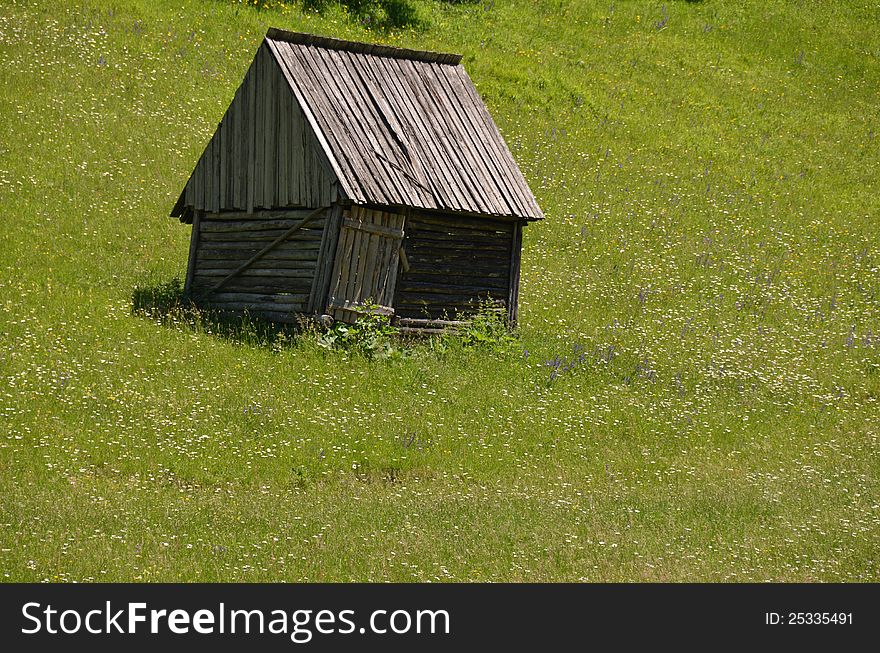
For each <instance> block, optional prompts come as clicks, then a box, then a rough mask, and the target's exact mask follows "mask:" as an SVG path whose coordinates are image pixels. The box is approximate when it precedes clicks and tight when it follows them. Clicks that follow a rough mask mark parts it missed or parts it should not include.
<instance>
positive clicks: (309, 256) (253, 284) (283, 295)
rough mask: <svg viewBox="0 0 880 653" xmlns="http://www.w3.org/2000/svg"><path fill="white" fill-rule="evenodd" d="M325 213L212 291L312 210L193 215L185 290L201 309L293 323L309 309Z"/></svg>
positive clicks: (325, 217) (326, 211)
mask: <svg viewBox="0 0 880 653" xmlns="http://www.w3.org/2000/svg"><path fill="white" fill-rule="evenodd" d="M330 212H331V211H330V210H329V209H328V210H325V211H324V212H323V213H321V214H319V215H317V216H315V217H313V218H312V219H311V220H310V221H309V222H308V223H307V224H306V225H305V226H304V227H302V228H301V229H298V230H296V231H294V232H293V233H291V234H290V235H289V237H287V238H286V239H285V240H283V241H282V242H281V243H279V244H278V245H276V246H275V247H273V248H272V249H271V250H269V251H268V252H266V253H265V254H264V255H263V256H261V257H260V258H259V259H258V260H256V261H254V262H253V263H252V264H251V265H250V266H249V267H247V269H245V270H243V271H241V272H240V273H238V274H236V275H235V276H233V277H232V278H229V279H228V280H227V281H226V282H225V283H224V284H223V286H222V287H221V288H219V289H216V286H217V285H218V284H219V283H220V282H221V281H223V280H224V279H227V277H229V275H230V274H232V273H233V272H235V271H236V270H237V269H238V268H239V267H240V266H242V265H243V264H244V263H246V262H247V261H249V260H250V259H251V258H253V257H254V256H256V255H257V254H259V253H260V252H261V251H263V250H264V249H265V248H266V247H267V246H269V245H270V244H271V243H273V242H274V241H276V240H277V239H278V238H279V237H280V236H283V235H284V234H285V233H286V232H288V231H289V230H290V229H291V228H292V227H294V226H295V225H296V224H298V223H299V222H302V220H303V219H305V218H306V217H308V216H309V215H310V214H311V213H312V210H307V209H303V210H286V211H281V210H279V211H257V212H254V213H245V212H240V211H231V212H223V213H202V214H198V216H197V219H196V220H195V221H194V226H193V228H194V230H197V231H195V232H194V234H193V238H194V241H195V245H194V248H193V249H194V256H193V257H192V259H191V263H190V265H191V268H190V270H189V271H188V274H187V277H188V280H189V287H188V291H189V293H190V295H191V296H192V297H193V299H194V300H195V301H196V302H197V303H198V304H200V305H202V306H205V307H208V308H218V309H221V310H227V311H231V312H242V311H244V310H247V311H248V312H249V313H250V314H252V315H256V316H259V317H264V318H266V319H270V320H274V321H278V322H295V321H296V314H297V313H306V312H309V310H310V301H311V297H312V296H313V293H314V284H315V281H316V279H315V277H316V274H315V272H316V269H317V266H318V259H319V252H320V250H321V247H322V243H323V235H324V227H325V223H326V221H327V216H328V214H330Z"/></svg>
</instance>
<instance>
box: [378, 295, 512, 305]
mask: <svg viewBox="0 0 880 653" xmlns="http://www.w3.org/2000/svg"><path fill="white" fill-rule="evenodd" d="M485 301H486V296H485V295H484V296H481V297H473V296H471V295H448V294H445V293H425V292H422V293H415V292H399V293H398V295H397V297H396V298H395V299H394V305H395V306H423V305H424V306H455V307H461V306H470V307H476V306H480V305H481V304H483V303H484V302H485ZM502 302H503V300H495V301H494V302H493V303H494V304H495V305H499V306H501V305H504V304H503V303H502Z"/></svg>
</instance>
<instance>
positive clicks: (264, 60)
mask: <svg viewBox="0 0 880 653" xmlns="http://www.w3.org/2000/svg"><path fill="white" fill-rule="evenodd" d="M334 180H335V178H334V176H333V174H332V172H330V171H329V169H328V164H327V162H326V160H325V157H324V154H323V152H322V151H321V150H320V149H319V147H318V146H317V144H316V141H315V136H314V134H313V132H312V131H311V128H310V127H309V125H308V123H307V122H306V120H305V117H304V116H303V112H302V110H301V109H300V107H299V105H298V104H297V102H296V99H295V98H294V96H293V92H292V91H291V90H290V87H289V85H288V83H287V81H286V80H285V79H284V76H283V73H282V72H281V70H280V68H279V67H278V64H277V62H276V61H275V59H274V58H273V56H272V55H271V54H270V53H269V51H268V46H266V45H265V44H264V45H263V46H262V47H261V48H260V49H259V51H258V52H257V56H256V57H255V59H254V62H253V64H251V67H250V68H249V69H248V71H247V74H246V75H245V78H244V81H243V82H242V83H241V86H239V88H238V90H237V91H236V93H235V97H234V98H233V100H232V103H231V104H230V105H229V108H228V109H227V110H226V114H225V115H224V116H223V118H222V120H221V121H220V124H219V126H218V128H217V131H216V132H215V133H214V136H213V137H212V138H211V140H210V141H209V142H208V145H207V147H206V148H205V152H204V154H203V155H202V158H201V159H200V160H199V162H198V164H197V165H196V168H195V170H194V171H193V175H192V176H191V177H190V180H189V181H188V182H187V184H186V188H185V189H184V203H185V204H186V205H187V206H189V207H192V208H193V209H194V210H199V211H205V212H206V213H218V212H221V211H236V210H238V211H246V212H248V213H252V212H253V211H254V210H255V209H274V208H281V207H292V206H302V207H319V206H329V205H330V204H331V202H332V201H334V200H335V199H336V198H335V196H334V195H335V188H334Z"/></svg>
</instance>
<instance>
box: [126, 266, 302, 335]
mask: <svg viewBox="0 0 880 653" xmlns="http://www.w3.org/2000/svg"><path fill="white" fill-rule="evenodd" d="M131 312H132V315H138V316H141V317H145V318H147V319H150V320H152V321H154V322H156V323H158V324H161V325H162V326H167V327H171V328H175V329H180V328H181V327H183V328H189V329H192V330H194V331H197V332H200V333H206V334H209V335H214V336H218V337H220V338H222V339H224V340H227V341H229V342H232V343H236V344H242V345H250V346H256V347H270V348H273V349H277V348H279V347H281V346H285V345H289V344H291V343H292V342H294V341H295V340H296V339H297V338H298V337H300V336H302V335H303V333H304V331H305V330H306V329H308V328H309V326H310V325H309V324H307V323H305V322H304V323H303V324H301V325H292V324H278V323H276V322H269V321H268V320H263V319H260V318H258V317H256V316H252V315H248V314H246V313H245V314H243V315H231V314H229V313H221V312H220V311H216V310H211V309H205V308H201V307H199V306H197V305H196V304H194V303H193V302H192V301H191V300H189V299H188V298H187V297H185V296H184V294H183V283H182V282H181V281H180V279H179V278H178V277H174V278H172V279H169V280H167V281H161V280H158V281H154V280H150V281H148V282H146V283H144V284H138V285H137V286H135V288H134V290H133V291H132V294H131Z"/></svg>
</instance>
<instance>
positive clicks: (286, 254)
mask: <svg viewBox="0 0 880 653" xmlns="http://www.w3.org/2000/svg"><path fill="white" fill-rule="evenodd" d="M259 251H260V250H259V249H256V248H253V247H252V248H250V249H213V248H212V249H200V250H199V251H198V254H197V255H196V260H197V261H236V262H237V263H243V262H244V261H246V260H247V259H249V258H250V257H251V256H253V255H254V254H256V253H257V252H259ZM263 258H264V259H266V260H274V261H312V262H315V261H317V260H318V245H317V244H315V246H314V247H308V248H300V247H296V246H293V247H290V246H287V247H285V246H284V245H279V246H278V247H277V248H276V249H273V250H272V251H271V252H267V253H266V254H265V255H264V256H263Z"/></svg>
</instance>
